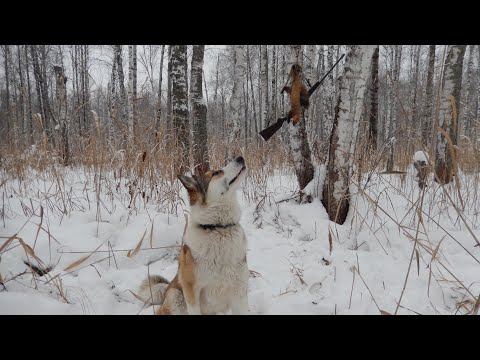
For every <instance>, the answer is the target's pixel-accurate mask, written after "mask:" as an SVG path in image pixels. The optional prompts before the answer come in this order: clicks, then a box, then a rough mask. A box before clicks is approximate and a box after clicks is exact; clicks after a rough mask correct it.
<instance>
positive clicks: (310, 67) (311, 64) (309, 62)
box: [305, 45, 315, 144]
mask: <svg viewBox="0 0 480 360" xmlns="http://www.w3.org/2000/svg"><path fill="white" fill-rule="evenodd" d="M305 57H306V61H305V78H306V79H307V80H308V81H309V83H310V85H313V84H314V83H315V80H314V77H315V45H307V46H306V49H305ZM306 85H308V84H306ZM308 88H309V87H308V86H307V89H308ZM310 102H311V103H310V106H309V108H308V111H307V112H306V115H307V116H306V119H305V130H306V132H307V138H308V141H309V143H310V144H313V143H314V141H315V132H314V131H313V129H314V124H313V121H314V120H313V108H314V104H313V102H312V101H311V100H310Z"/></svg>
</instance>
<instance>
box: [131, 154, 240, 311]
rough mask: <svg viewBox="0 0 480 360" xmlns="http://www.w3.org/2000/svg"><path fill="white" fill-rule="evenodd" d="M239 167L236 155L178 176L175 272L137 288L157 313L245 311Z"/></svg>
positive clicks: (140, 295)
mask: <svg viewBox="0 0 480 360" xmlns="http://www.w3.org/2000/svg"><path fill="white" fill-rule="evenodd" d="M245 172H246V167H245V162H244V160H243V158H242V157H239V158H237V159H235V160H233V161H232V162H230V163H229V164H228V165H227V166H225V167H224V168H223V169H221V170H216V171H213V170H210V171H208V172H207V173H205V174H204V175H203V176H195V175H194V176H193V177H188V176H184V175H182V176H179V180H180V181H181V182H182V184H183V185H184V186H185V188H186V189H187V192H188V196H189V200H190V220H189V222H188V226H187V229H186V233H185V238H184V243H183V244H182V247H181V249H180V254H179V257H178V271H177V275H176V276H175V278H174V279H173V280H172V281H171V282H170V283H168V281H167V280H165V279H164V278H163V277H161V276H150V278H147V279H146V280H144V281H143V283H142V285H141V288H140V291H139V297H140V298H141V299H143V300H144V301H145V302H146V303H148V304H157V305H161V307H160V308H159V310H158V311H157V314H161V315H166V314H196V315H198V314H216V313H219V312H221V313H226V312H227V311H228V310H231V311H232V314H245V313H247V312H248V299H247V286H248V278H249V271H248V265H247V240H246V237H245V233H244V231H243V228H242V227H241V225H240V224H239V221H240V206H239V204H238V201H237V197H236V189H237V188H238V185H239V183H240V182H241V181H242V179H243V178H244V176H245Z"/></svg>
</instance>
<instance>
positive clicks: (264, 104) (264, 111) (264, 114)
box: [259, 45, 270, 128]
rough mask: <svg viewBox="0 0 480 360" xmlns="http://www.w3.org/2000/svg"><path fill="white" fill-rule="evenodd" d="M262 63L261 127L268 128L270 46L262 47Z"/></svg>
mask: <svg viewBox="0 0 480 360" xmlns="http://www.w3.org/2000/svg"><path fill="white" fill-rule="evenodd" d="M259 47H260V53H261V61H260V81H261V88H260V89H261V101H260V106H261V108H260V116H261V127H262V128H263V127H265V126H268V123H267V122H268V121H270V120H269V110H270V109H269V106H268V46H267V45H260V46H259Z"/></svg>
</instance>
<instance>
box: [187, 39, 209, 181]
mask: <svg viewBox="0 0 480 360" xmlns="http://www.w3.org/2000/svg"><path fill="white" fill-rule="evenodd" d="M204 54H205V45H193V52H192V65H191V67H190V70H191V75H190V81H191V84H190V91H191V97H190V99H191V102H192V107H191V108H192V123H193V142H194V144H193V160H194V168H195V173H196V174H198V175H202V174H204V173H205V172H207V171H208V170H209V161H208V150H207V105H206V104H205V100H204V99H203V92H202V75H203V57H204Z"/></svg>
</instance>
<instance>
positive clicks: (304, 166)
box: [287, 45, 314, 200]
mask: <svg viewBox="0 0 480 360" xmlns="http://www.w3.org/2000/svg"><path fill="white" fill-rule="evenodd" d="M302 53H303V47H302V46H301V45H291V46H290V60H289V62H287V65H288V66H287V73H288V72H289V71H290V69H291V67H292V65H293V64H295V63H298V64H300V65H301V61H302V60H301V59H302ZM288 131H289V134H290V150H291V153H292V159H293V165H294V168H295V175H296V177H297V180H298V184H299V186H300V195H301V197H300V200H302V194H303V192H302V190H303V189H304V188H305V186H307V185H308V183H309V182H310V181H312V179H313V175H314V169H313V164H312V156H311V150H310V147H309V145H308V139H307V134H306V131H305V119H300V122H299V123H298V124H297V125H293V122H289V124H288Z"/></svg>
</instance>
